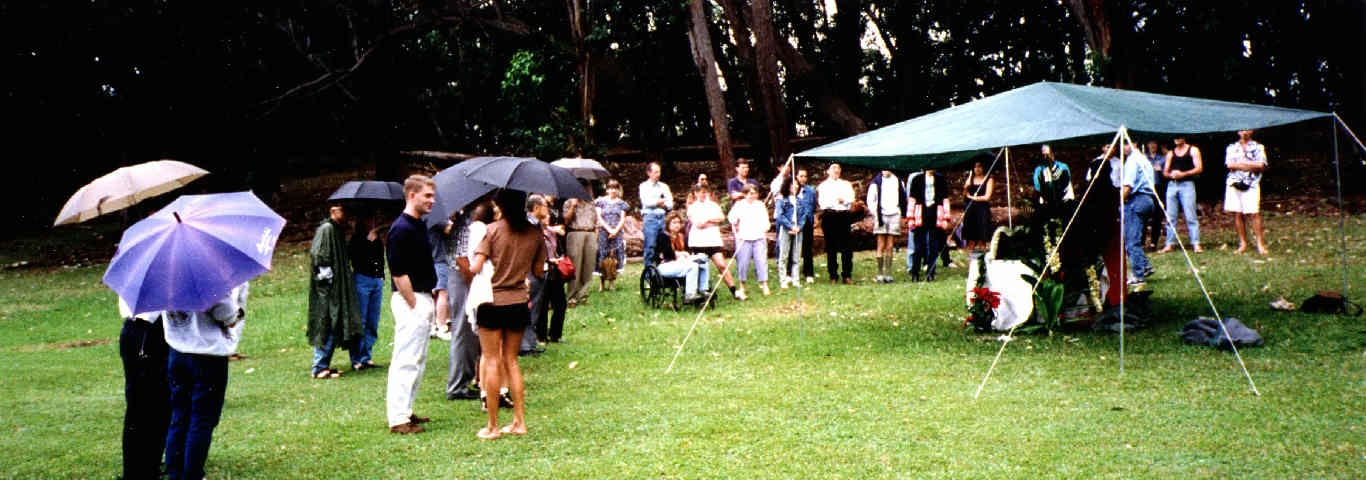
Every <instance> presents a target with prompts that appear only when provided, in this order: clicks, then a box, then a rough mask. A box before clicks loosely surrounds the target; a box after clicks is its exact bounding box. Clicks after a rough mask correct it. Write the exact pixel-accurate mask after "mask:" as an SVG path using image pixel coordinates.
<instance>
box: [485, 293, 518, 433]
mask: <svg viewBox="0 0 1366 480" xmlns="http://www.w3.org/2000/svg"><path fill="white" fill-rule="evenodd" d="M523 310H525V307H523ZM517 337H518V334H517V330H516V329H513V330H509V331H507V332H505V333H504V337H503V358H502V359H501V360H502V366H503V373H504V375H505V377H503V378H504V379H505V380H504V383H506V384H507V387H508V393H509V394H510V395H511V397H512V423H511V424H509V425H508V426H507V427H506V428H504V429H502V430H501V431H500V433H510V434H513V435H525V434H526V386H525V384H523V383H522V368H521V366H519V365H518V364H517V353H516V352H514V351H513V347H516V346H517V344H518V343H519V342H521V339H520V338H517ZM489 395H490V396H493V394H492V393H490V394H489Z"/></svg>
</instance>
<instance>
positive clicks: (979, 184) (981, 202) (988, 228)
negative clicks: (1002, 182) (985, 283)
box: [963, 159, 995, 251]
mask: <svg viewBox="0 0 1366 480" xmlns="http://www.w3.org/2000/svg"><path fill="white" fill-rule="evenodd" d="M994 186H995V182H994V181H992V179H991V177H988V176H987V174H986V162H985V161H984V160H982V159H977V160H976V161H974V162H972V174H971V175H968V180H967V182H964V184H963V190H964V196H965V197H967V201H966V204H967V207H966V208H964V209H963V240H964V241H965V242H966V243H967V247H968V250H969V251H972V250H980V249H985V248H986V247H987V244H988V243H989V242H991V234H992V232H993V231H994V230H995V226H994V225H993V224H992V222H991V190H992V188H993V187H994Z"/></svg>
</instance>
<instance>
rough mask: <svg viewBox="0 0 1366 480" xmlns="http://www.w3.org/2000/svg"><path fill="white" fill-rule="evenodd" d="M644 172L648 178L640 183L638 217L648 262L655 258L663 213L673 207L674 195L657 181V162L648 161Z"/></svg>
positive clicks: (661, 228)
mask: <svg viewBox="0 0 1366 480" xmlns="http://www.w3.org/2000/svg"><path fill="white" fill-rule="evenodd" d="M645 173H646V175H648V176H649V180H646V181H644V182H641V184H640V217H641V221H642V223H643V225H642V226H641V230H643V233H644V234H645V238H644V244H645V262H646V263H649V262H652V261H653V259H654V258H655V240H656V238H657V237H659V232H660V230H663V229H664V215H665V214H667V213H669V210H670V209H672V208H674V196H673V192H670V191H669V186H668V185H666V184H665V183H664V182H661V181H659V162H650V165H649V166H648V167H646V170H645Z"/></svg>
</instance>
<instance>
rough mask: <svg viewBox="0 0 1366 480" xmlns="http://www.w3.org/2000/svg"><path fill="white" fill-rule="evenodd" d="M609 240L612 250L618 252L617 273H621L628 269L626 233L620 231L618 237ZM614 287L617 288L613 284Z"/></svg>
mask: <svg viewBox="0 0 1366 480" xmlns="http://www.w3.org/2000/svg"><path fill="white" fill-rule="evenodd" d="M609 242H610V243H611V245H612V250H615V251H616V252H617V273H621V272H622V270H625V269H626V235H624V234H620V233H618V234H617V237H616V238H613V239H611V240H610V241H609ZM612 289H614V290H615V289H616V286H613V287H612Z"/></svg>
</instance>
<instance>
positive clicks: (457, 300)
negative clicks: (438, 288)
mask: <svg viewBox="0 0 1366 480" xmlns="http://www.w3.org/2000/svg"><path fill="white" fill-rule="evenodd" d="M446 287H447V295H448V297H449V299H450V305H449V307H450V309H451V323H450V328H451V344H450V346H449V347H450V361H449V362H448V363H447V364H446V399H447V400H454V399H456V398H465V397H466V396H468V394H469V392H468V390H469V385H470V381H471V380H473V377H474V372H473V370H472V368H471V367H472V366H471V365H470V362H469V361H467V360H465V359H464V355H465V351H466V350H468V346H466V345H462V343H465V342H468V341H471V340H472V339H471V338H470V337H472V336H473V332H471V331H470V326H469V325H468V322H467V321H466V315H465V299H466V298H467V297H469V289H470V286H469V283H468V282H466V281H465V277H464V275H461V274H460V270H458V269H451V276H450V281H449V282H448V283H447V284H446ZM475 347H476V348H478V342H477V341H475ZM476 361H477V359H476Z"/></svg>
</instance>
